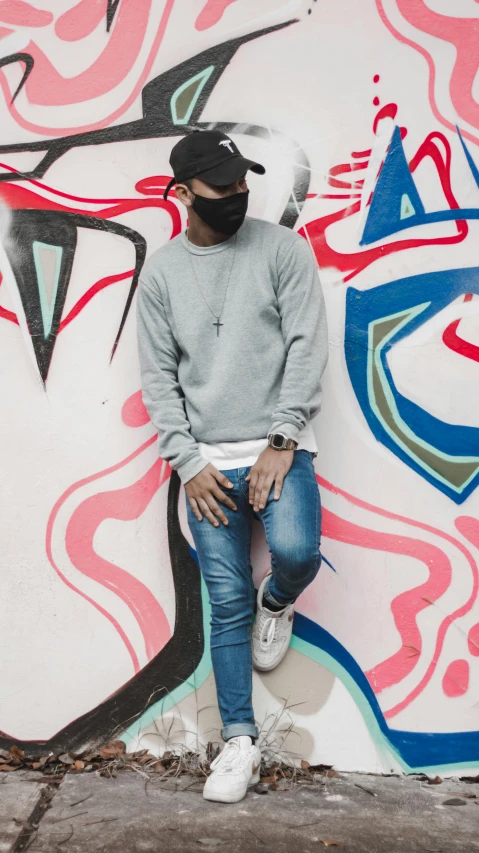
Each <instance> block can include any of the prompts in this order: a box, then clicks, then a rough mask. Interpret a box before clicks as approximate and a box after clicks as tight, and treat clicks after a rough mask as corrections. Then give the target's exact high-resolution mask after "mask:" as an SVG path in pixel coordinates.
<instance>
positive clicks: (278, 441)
mask: <svg viewBox="0 0 479 853" xmlns="http://www.w3.org/2000/svg"><path fill="white" fill-rule="evenodd" d="M282 446H283V436H282V435H279V433H276V434H275V435H273V447H282Z"/></svg>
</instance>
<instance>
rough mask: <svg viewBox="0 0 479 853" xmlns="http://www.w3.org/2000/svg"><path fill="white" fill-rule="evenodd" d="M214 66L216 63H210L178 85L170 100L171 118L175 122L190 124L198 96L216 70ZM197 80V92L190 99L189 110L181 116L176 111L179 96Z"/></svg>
mask: <svg viewBox="0 0 479 853" xmlns="http://www.w3.org/2000/svg"><path fill="white" fill-rule="evenodd" d="M214 67H215V66H214V65H210V66H209V67H208V68H203V71H200V72H199V73H198V74H195V76H194V77H190V78H189V80H186V81H185V82H184V83H182V84H181V86H179V87H178V89H177V90H176V92H173V94H172V96H171V100H170V110H171V118H172V119H173V124H188V122H189V120H190V118H191V115H192V113H193V110H194V108H195V107H196V104H197V103H198V98H199V97H200V95H201V93H202V91H203V89H204V87H205V86H206V84H207V82H208V80H209V79H210V77H211V75H212V73H213V71H214ZM196 81H198V86H197V87H196V92H195V94H194V95H193V97H192V99H191V101H190V104H189V107H188V110H187V111H186V113H185V115H184V116H182V117H179V116H178V113H177V111H176V103H177V101H178V98H179V97H180V96H181V94H182V93H183V92H184V91H185V89H188V88H189V87H190V86H192V85H193V83H196Z"/></svg>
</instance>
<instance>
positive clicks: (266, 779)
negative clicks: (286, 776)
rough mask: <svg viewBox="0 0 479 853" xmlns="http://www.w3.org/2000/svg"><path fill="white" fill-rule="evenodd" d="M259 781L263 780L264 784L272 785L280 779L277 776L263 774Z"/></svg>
mask: <svg viewBox="0 0 479 853" xmlns="http://www.w3.org/2000/svg"><path fill="white" fill-rule="evenodd" d="M259 781H260V782H262V783H263V785H270V784H271V783H272V782H277V781H278V780H277V777H276V776H261V779H260V780H259Z"/></svg>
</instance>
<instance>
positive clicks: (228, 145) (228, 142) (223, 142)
mask: <svg viewBox="0 0 479 853" xmlns="http://www.w3.org/2000/svg"><path fill="white" fill-rule="evenodd" d="M219 144H220V145H224V146H225V148H227V149H228V151H231V153H232V154H234V153H235V152H234V151H233V149H232V147H231V146H232V144H233V143H232V142H231V139H222V140H221V142H220V143H219Z"/></svg>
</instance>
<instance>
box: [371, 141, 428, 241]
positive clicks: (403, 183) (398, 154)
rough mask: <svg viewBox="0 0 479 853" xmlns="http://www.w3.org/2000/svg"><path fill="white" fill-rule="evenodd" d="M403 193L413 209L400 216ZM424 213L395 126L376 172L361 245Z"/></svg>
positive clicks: (391, 232)
mask: <svg viewBox="0 0 479 853" xmlns="http://www.w3.org/2000/svg"><path fill="white" fill-rule="evenodd" d="M406 196H407V199H408V200H409V204H410V205H411V206H412V208H413V209H414V213H413V214H412V215H408V216H406V217H404V209H405V197H406ZM424 214H425V210H424V205H423V203H422V201H421V198H420V196H419V193H418V191H417V189H416V185H415V183H414V179H413V177H412V175H411V172H410V170H409V166H408V164H407V160H406V155H405V153H404V148H403V144H402V139H401V132H400V130H399V128H398V127H396V128H395V129H394V133H393V136H392V139H391V144H390V146H389V150H388V153H387V155H386V159H385V161H384V164H383V167H382V169H381V171H380V173H379V177H378V180H377V184H376V187H375V190H374V195H373V197H372V201H371V205H370V208H369V213H368V218H367V220H366V224H365V227H364V233H363V238H362V240H361V245H367V244H368V243H375V242H376V240H382V239H383V238H384V237H387V236H388V235H389V234H394V232H395V231H399V230H401V229H402V228H411V227H412V226H413V225H414V224H416V220H417V219H418V218H420V217H422V216H424Z"/></svg>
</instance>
